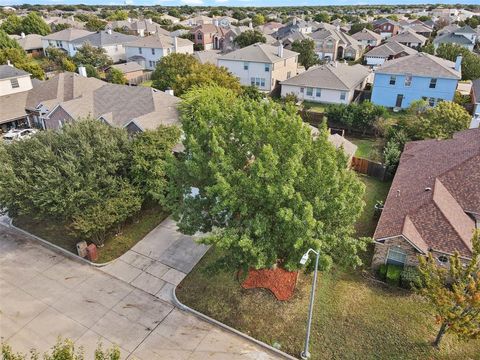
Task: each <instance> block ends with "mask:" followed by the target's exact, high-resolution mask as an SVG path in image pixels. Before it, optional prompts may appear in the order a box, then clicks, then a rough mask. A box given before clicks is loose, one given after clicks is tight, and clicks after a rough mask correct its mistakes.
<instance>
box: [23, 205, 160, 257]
mask: <svg viewBox="0 0 480 360" xmlns="http://www.w3.org/2000/svg"><path fill="white" fill-rule="evenodd" d="M167 216H168V213H167V212H166V211H164V210H163V209H162V208H161V207H159V206H146V207H144V208H143V209H142V210H141V211H140V212H139V213H138V214H137V215H135V216H133V217H132V218H130V219H129V220H127V221H126V223H125V225H124V226H123V227H122V228H121V230H120V232H119V233H117V234H114V233H112V234H111V235H110V236H109V237H108V238H107V239H106V240H105V244H104V246H103V247H101V248H99V249H98V260H97V262H98V263H103V262H107V261H110V260H114V259H116V258H118V257H119V256H121V255H122V254H124V253H125V252H127V251H128V250H129V249H130V248H132V247H133V246H134V245H135V244H136V243H137V242H138V241H140V240H141V239H143V237H145V235H147V234H148V233H149V232H150V231H152V230H153V229H154V228H155V227H156V226H157V225H158V224H160V223H161V222H162V221H163V220H164V219H165V218H166V217H167ZM14 225H15V226H18V227H19V228H22V229H24V230H26V231H28V232H30V233H32V234H35V235H37V236H39V237H41V238H42V239H45V240H47V241H49V242H51V243H53V244H55V245H58V246H60V247H62V248H64V249H66V250H68V251H70V252H73V253H75V254H76V253H77V251H76V247H75V244H76V243H77V242H78V241H81V239H79V238H76V237H74V236H72V235H71V234H70V232H69V231H68V228H67V226H66V225H65V224H62V223H58V222H54V221H45V220H34V219H31V218H29V217H26V216H23V217H18V218H16V219H15V220H14Z"/></svg>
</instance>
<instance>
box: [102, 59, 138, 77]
mask: <svg viewBox="0 0 480 360" xmlns="http://www.w3.org/2000/svg"><path fill="white" fill-rule="evenodd" d="M110 68H114V69H117V70H120V71H121V72H122V73H123V74H127V73H129V72H135V71H142V70H143V66H141V65H140V64H139V63H137V62H135V61H129V62H126V63H123V64H116V65H112V66H110Z"/></svg>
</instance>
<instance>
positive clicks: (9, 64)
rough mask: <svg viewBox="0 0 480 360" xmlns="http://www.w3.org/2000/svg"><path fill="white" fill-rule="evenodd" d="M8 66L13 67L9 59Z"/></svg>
mask: <svg viewBox="0 0 480 360" xmlns="http://www.w3.org/2000/svg"><path fill="white" fill-rule="evenodd" d="M7 65H8V66H11V67H13V65H12V63H11V62H10V60H8V59H7Z"/></svg>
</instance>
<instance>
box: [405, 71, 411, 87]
mask: <svg viewBox="0 0 480 360" xmlns="http://www.w3.org/2000/svg"><path fill="white" fill-rule="evenodd" d="M410 85H412V75H411V74H407V75H405V86H407V87H408V86H410Z"/></svg>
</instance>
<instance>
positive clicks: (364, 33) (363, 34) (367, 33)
mask: <svg viewBox="0 0 480 360" xmlns="http://www.w3.org/2000/svg"><path fill="white" fill-rule="evenodd" d="M352 38H354V39H355V40H358V41H361V40H381V39H382V36H381V35H380V34H377V33H376V32H373V31H372V30H369V29H362V30H360V31H358V32H356V33H355V34H353V35H352Z"/></svg>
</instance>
